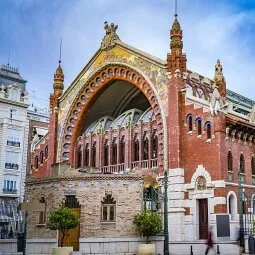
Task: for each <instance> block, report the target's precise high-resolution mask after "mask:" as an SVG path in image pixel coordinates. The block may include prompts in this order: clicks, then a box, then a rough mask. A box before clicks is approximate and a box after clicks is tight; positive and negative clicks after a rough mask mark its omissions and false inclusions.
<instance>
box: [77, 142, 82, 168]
mask: <svg viewBox="0 0 255 255" xmlns="http://www.w3.org/2000/svg"><path fill="white" fill-rule="evenodd" d="M81 155H82V152H81V145H79V147H78V150H77V165H76V167H77V168H79V167H81V158H82V156H81Z"/></svg>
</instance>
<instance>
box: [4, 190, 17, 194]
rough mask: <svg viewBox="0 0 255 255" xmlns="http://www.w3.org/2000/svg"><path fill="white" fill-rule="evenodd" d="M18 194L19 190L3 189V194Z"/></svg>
mask: <svg viewBox="0 0 255 255" xmlns="http://www.w3.org/2000/svg"><path fill="white" fill-rule="evenodd" d="M17 193H18V190H17V189H3V194H11V195H15V194H17Z"/></svg>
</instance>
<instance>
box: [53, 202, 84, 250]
mask: <svg viewBox="0 0 255 255" xmlns="http://www.w3.org/2000/svg"><path fill="white" fill-rule="evenodd" d="M79 224H80V221H79V219H78V218H77V216H76V215H75V213H73V212H72V210H70V209H69V208H67V207H65V206H64V205H62V206H61V207H60V208H59V209H57V210H55V211H51V212H50V217H49V222H48V228H49V229H51V230H58V231H59V232H60V233H62V237H61V242H60V247H63V242H64V238H65V236H66V234H67V233H68V231H69V230H70V229H72V228H75V227H76V226H78V225H79Z"/></svg>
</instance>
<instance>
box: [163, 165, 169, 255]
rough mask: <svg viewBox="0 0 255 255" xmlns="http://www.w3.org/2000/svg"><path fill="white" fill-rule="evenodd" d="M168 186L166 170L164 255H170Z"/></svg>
mask: <svg viewBox="0 0 255 255" xmlns="http://www.w3.org/2000/svg"><path fill="white" fill-rule="evenodd" d="M167 186H168V177H167V170H165V171H164V255H169V235H168V206H167V202H168V198H167Z"/></svg>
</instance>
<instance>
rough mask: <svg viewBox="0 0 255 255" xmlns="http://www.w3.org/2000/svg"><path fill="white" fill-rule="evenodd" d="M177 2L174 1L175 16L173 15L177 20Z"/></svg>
mask: <svg viewBox="0 0 255 255" xmlns="http://www.w3.org/2000/svg"><path fill="white" fill-rule="evenodd" d="M177 16H178V14H177V0H175V14H174V17H175V18H176V19H177Z"/></svg>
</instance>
